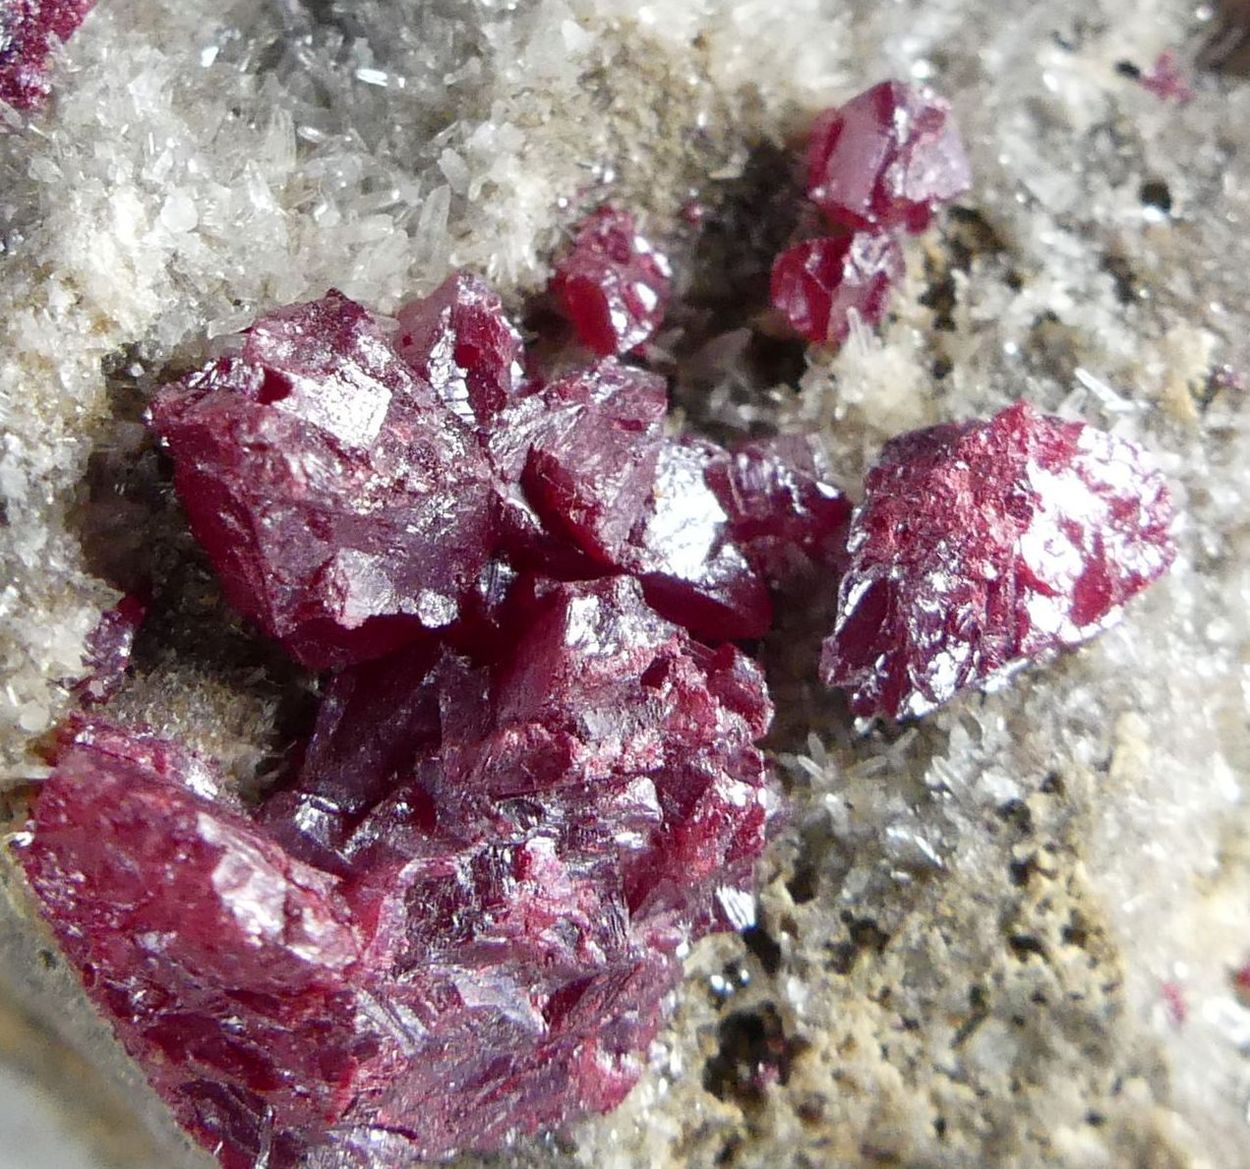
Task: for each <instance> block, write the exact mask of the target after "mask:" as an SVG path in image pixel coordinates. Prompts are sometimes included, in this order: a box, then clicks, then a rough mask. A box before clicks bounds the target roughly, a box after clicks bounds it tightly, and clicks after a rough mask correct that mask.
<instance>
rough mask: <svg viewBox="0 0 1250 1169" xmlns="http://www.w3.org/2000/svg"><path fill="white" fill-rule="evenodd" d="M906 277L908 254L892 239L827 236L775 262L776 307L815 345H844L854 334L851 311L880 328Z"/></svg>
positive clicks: (867, 234) (861, 235) (805, 243)
mask: <svg viewBox="0 0 1250 1169" xmlns="http://www.w3.org/2000/svg"><path fill="white" fill-rule="evenodd" d="M902 275H903V253H902V252H901V251H900V250H899V246H898V244H897V242H896V241H895V240H894V238H893V237H892V236H890V235H887V234H884V233H882V232H875V231H861V232H856V233H855V234H853V235H840V236H822V237H820V238H818V239H809V240H804V241H803V242H802V243H799V244H795V245H794V246H793V247H791V248H788V249H787V250H786V251H784V252H782V253H781V255H779V256H778V257H777V259H776V260H775V261H774V263H773V273H772V289H771V291H772V303H773V306H774V307H775V308H776V309H778V310H779V311H780V312H781V313H782V314H783V315H784V316H785V318H786V321H787V322H788V323H789V325H790V327H791V328H792V329H793V330H794V331H795V332H796V333H798V334H799V335H800V336H801V337H803V338H804V339H806V340H807V341H810V342H811V343H812V344H813V345H840V344H841V343H842V342H843V341H845V340H846V338H847V335H848V334H849V333H850V331H851V312H852V311H854V312H855V313H857V314H858V315H859V317H860V319H861V320H862V321H863V322H864V323H865V324H868V325H876V324H880V322H881V321H882V319H883V318H884V317H885V311H886V308H887V307H888V306H889V303H890V290H891V288H892V287H893V286H894V284H895V283H896V282H897V281H898V280H899V279H900V278H901V277H902Z"/></svg>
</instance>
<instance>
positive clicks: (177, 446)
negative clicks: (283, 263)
mask: <svg viewBox="0 0 1250 1169" xmlns="http://www.w3.org/2000/svg"><path fill="white" fill-rule="evenodd" d="M151 416H152V422H153V425H154V427H155V429H156V431H157V433H158V434H159V435H160V436H161V438H162V439H163V441H164V443H165V445H166V447H167V448H168V449H169V452H170V454H171V455H172V456H173V459H174V483H175V486H176V487H177V489H178V493H179V496H180V498H181V499H182V502H183V506H184V507H185V508H186V510H187V516H188V519H189V520H190V523H191V528H192V531H193V532H194V533H195V535H196V537H197V538H198V539H199V541H200V543H201V544H203V546H204V549H205V551H206V552H207V553H208V555H209V558H210V559H211V560H212V561H213V564H214V566H215V567H216V569H217V572H218V574H219V575H220V577H221V582H222V587H223V589H224V591H225V593H226V596H227V598H228V599H229V600H230V601H231V602H232V603H233V604H234V606H235V607H236V608H237V609H238V610H239V611H240V612H241V613H243V614H244V615H245V616H247V617H249V618H251V619H252V620H253V621H254V622H255V623H256V624H257V625H258V626H260V628H261V629H262V630H264V631H265V632H266V633H268V634H269V635H270V636H272V637H275V638H277V639H278V640H279V641H281V642H282V644H283V646H284V647H285V648H286V649H287V651H288V652H289V653H290V654H291V655H292V656H293V657H295V658H296V659H297V660H299V661H301V662H303V663H304V664H305V665H309V666H312V667H314V668H322V667H326V666H338V665H343V664H345V663H347V662H352V661H359V660H361V659H364V658H368V657H375V656H377V655H378V654H380V653H384V652H386V651H388V650H390V649H392V648H394V647H395V646H396V645H399V644H402V643H403V642H404V641H407V640H411V639H412V638H414V637H417V636H419V635H421V634H422V633H423V632H425V631H428V630H434V629H441V628H445V627H446V626H448V625H450V624H452V623H453V622H454V621H455V619H456V617H457V615H458V610H459V603H460V599H461V597H462V596H463V595H464V594H465V593H466V591H467V590H469V589H470V588H471V587H472V585H473V582H474V579H475V578H476V576H477V574H478V572H479V571H480V570H481V568H482V566H483V565H484V564H485V563H486V561H487V560H488V558H489V556H490V552H491V549H492V547H493V546H494V543H495V540H496V526H497V519H496V492H495V486H494V480H493V477H492V475H491V473H490V468H489V466H488V464H487V460H486V457H485V454H484V452H483V451H482V449H481V446H480V444H479V443H478V442H477V441H476V440H475V438H474V436H473V434H472V433H471V432H470V430H469V429H468V428H467V427H466V426H465V425H464V423H463V422H461V421H460V419H459V418H457V417H456V416H455V415H454V414H453V413H452V411H451V410H450V409H448V407H447V406H446V405H444V403H443V402H442V401H440V400H439V398H438V397H437V396H436V395H435V393H434V391H433V390H432V389H431V388H430V385H429V383H427V382H426V381H424V380H423V379H422V378H420V377H418V376H417V374H416V373H414V372H413V370H412V369H411V368H410V367H409V366H408V365H407V364H406V363H405V362H404V361H402V360H401V359H400V358H399V356H398V355H397V354H396V352H395V350H394V349H393V348H392V346H391V343H390V341H389V340H388V338H387V337H386V336H385V335H384V334H383V333H382V331H381V329H380V327H379V326H378V324H377V323H376V322H375V321H374V320H373V318H372V317H371V316H370V315H369V313H368V312H366V310H365V309H363V308H362V307H361V306H360V305H358V304H356V303H355V302H353V301H350V300H348V299H347V298H346V297H344V296H342V295H341V294H339V293H336V292H331V293H330V294H329V295H327V296H326V297H325V298H324V299H323V300H319V301H313V302H311V303H308V304H301V305H294V306H292V307H290V308H285V309H278V310H276V311H275V312H272V313H270V314H269V315H268V316H265V317H262V318H261V319H260V320H258V321H257V322H256V324H255V325H253V326H252V328H251V330H250V331H249V332H248V334H247V339H246V342H245V344H244V346H243V349H242V352H241V353H240V354H238V355H233V356H227V357H224V358H222V359H221V360H219V361H218V362H217V363H215V364H214V365H212V366H210V367H209V368H208V369H206V370H204V371H202V372H200V373H196V374H192V375H191V376H190V377H188V378H186V379H185V380H184V381H183V382H181V383H180V384H178V385H176V386H172V387H170V388H168V389H166V390H165V391H163V392H162V393H161V394H160V395H158V397H157V398H156V400H155V402H154V403H153V405H152V408H151Z"/></svg>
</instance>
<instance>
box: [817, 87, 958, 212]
mask: <svg viewBox="0 0 1250 1169" xmlns="http://www.w3.org/2000/svg"><path fill="white" fill-rule="evenodd" d="M971 185H972V172H971V169H970V167H969V164H968V156H967V154H966V153H965V151H964V146H963V142H962V141H961V139H960V137H959V132H958V130H957V129H956V128H955V123H954V120H953V119H952V117H951V110H950V106H949V105H947V103H946V102H945V101H943V100H942V99H941V98H940V97H938V96H937V95H936V94H934V93H933V92H931V91H930V90H928V89H925V88H923V87H919V86H914V85H907V84H905V83H903V82H900V81H883V82H882V83H881V84H879V85H874V86H873V87H872V88H871V89H869V90H865V92H863V93H861V94H859V96H858V97H855V98H853V99H852V100H851V101H849V102H847V103H846V104H845V105H844V106H841V107H839V108H837V109H832V110H828V111H826V112H825V113H824V114H822V115H821V117H820V118H819V119H818V120H817V122H816V125H815V127H814V128H813V130H812V134H811V140H810V145H809V146H808V152H807V195H808V198H810V199H811V200H812V202H813V203H815V204H816V206H817V207H819V208H820V209H821V211H823V212H824V213H825V215H826V217H827V218H828V219H829V221H830V222H831V223H833V224H835V225H837V226H839V227H845V228H849V229H851V230H854V231H859V230H864V229H867V228H876V229H882V228H885V229H892V228H902V229H903V230H906V231H923V230H924V229H925V228H926V227H927V226H928V225H929V222H930V220H931V219H932V218H933V213H934V211H935V210H936V209H937V208H938V207H939V206H941V205H942V204H943V203H947V202H949V201H950V200H952V199H955V198H958V196H960V195H962V194H963V193H964V192H965V191H967V190H968V188H969V187H970V186H971Z"/></svg>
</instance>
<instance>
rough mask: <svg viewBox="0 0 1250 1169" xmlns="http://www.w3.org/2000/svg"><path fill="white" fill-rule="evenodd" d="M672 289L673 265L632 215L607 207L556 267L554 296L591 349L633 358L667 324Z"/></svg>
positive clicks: (588, 222) (580, 229)
mask: <svg viewBox="0 0 1250 1169" xmlns="http://www.w3.org/2000/svg"><path fill="white" fill-rule="evenodd" d="M671 286H672V270H671V268H670V267H669V263H668V260H667V259H666V258H665V257H664V256H663V255H662V254H661V253H660V252H658V251H656V249H655V248H654V247H652V245H651V244H650V243H648V242H647V240H646V239H644V238H643V237H642V236H641V235H639V234H638V228H637V226H636V224H635V223H634V217H633V216H632V215H631V214H630V213H629V212H628V211H621V210H618V209H616V208H613V207H601V208H600V209H599V210H598V211H596V212H595V213H594V214H593V215H590V216H589V217H588V218H587V219H586V220H585V221H584V222H583V223H582V224H581V225H580V226H579V227H578V228H577V231H576V234H575V236H574V238H573V244H572V246H571V247H570V248H569V249H568V251H567V252H566V253H565V254H564V256H562V257H561V258H560V259H559V260H558V261H557V262H556V270H555V275H554V276H553V277H552V278H551V292H552V295H553V296H554V298H555V301H556V304H557V306H558V307H559V308H560V311H561V312H563V313H564V315H565V316H566V317H567V318H568V319H569V321H570V322H572V325H573V329H574V331H575V332H576V334H577V337H578V340H580V341H581V343H582V344H583V345H585V346H586V348H587V349H590V350H591V351H592V352H594V353H598V354H601V355H603V356H608V355H610V354H621V353H628V352H629V351H630V350H631V349H636V348H637V347H638V346H639V345H641V344H642V343H643V342H644V341H649V340H650V339H651V338H652V337H653V336H655V334H656V332H657V331H658V330H659V327H660V324H661V322H662V321H663V320H664V310H665V308H666V306H667V304H668V298H669V293H670V290H671Z"/></svg>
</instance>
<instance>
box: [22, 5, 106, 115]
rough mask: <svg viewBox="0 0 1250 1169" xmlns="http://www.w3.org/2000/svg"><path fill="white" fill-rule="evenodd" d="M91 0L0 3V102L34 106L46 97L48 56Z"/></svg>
mask: <svg viewBox="0 0 1250 1169" xmlns="http://www.w3.org/2000/svg"><path fill="white" fill-rule="evenodd" d="M94 7H95V0H15V2H13V0H11V2H8V3H0V101H4V102H8V103H9V105H11V106H13V107H14V108H15V109H19V110H29V109H34V108H35V107H36V106H38V105H40V104H42V103H43V102H44V101H45V100H46V99H47V97H48V93H49V86H48V78H47V65H48V57H49V56H50V55H51V53H52V50H53V48H54V47H55V46H56V45H57V44H58V43H61V42H64V41H67V40H69V38H70V37H71V36H72V35H73V34H74V33H75V32H76V31H77V29H78V26H79V25H80V24H82V22H83V20H84V19H86V16H87V13H88V12H90V11H91V10H92V9H93V8H94Z"/></svg>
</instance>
